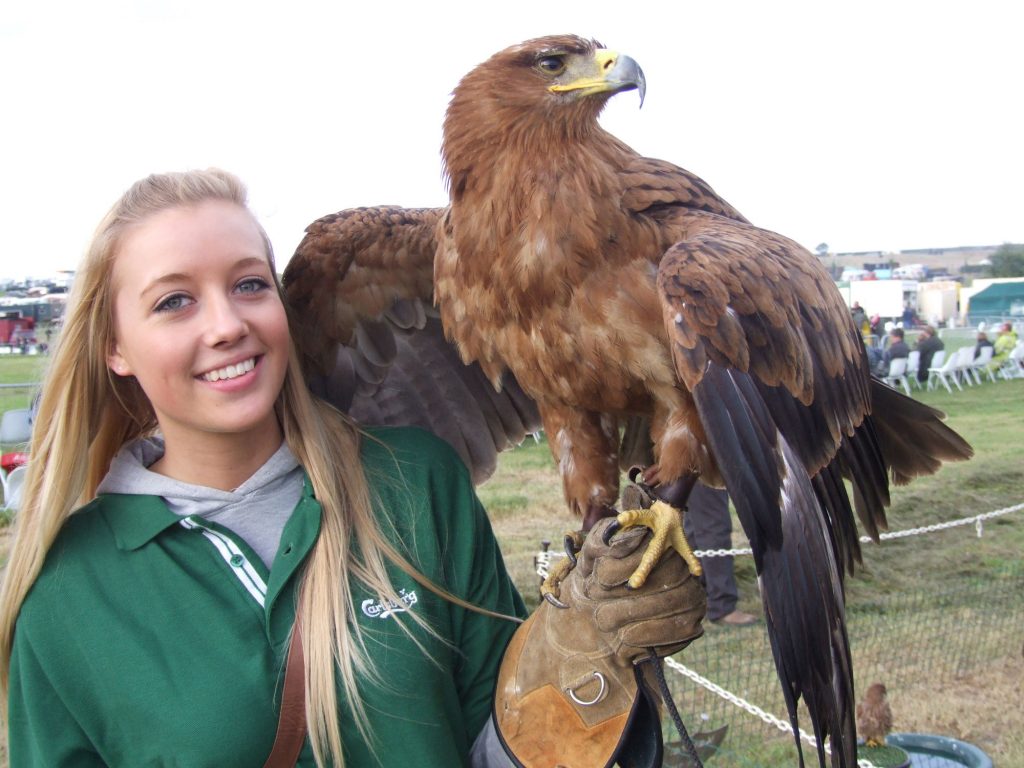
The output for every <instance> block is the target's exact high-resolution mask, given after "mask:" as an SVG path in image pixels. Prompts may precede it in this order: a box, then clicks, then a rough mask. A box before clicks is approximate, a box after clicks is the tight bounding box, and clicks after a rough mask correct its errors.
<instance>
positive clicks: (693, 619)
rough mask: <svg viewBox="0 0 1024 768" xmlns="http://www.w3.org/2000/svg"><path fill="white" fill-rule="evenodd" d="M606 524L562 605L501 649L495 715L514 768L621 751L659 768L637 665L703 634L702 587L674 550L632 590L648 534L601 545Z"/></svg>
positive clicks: (595, 761) (652, 706)
mask: <svg viewBox="0 0 1024 768" xmlns="http://www.w3.org/2000/svg"><path fill="white" fill-rule="evenodd" d="M611 523H612V519H610V518H609V519H607V520H603V521H601V522H599V523H598V524H597V525H595V526H594V528H593V529H592V530H591V531H590V533H589V534H588V535H587V537H586V539H585V541H584V542H583V546H582V548H581V549H580V551H579V553H578V563H577V565H576V567H575V568H573V569H572V571H570V572H569V574H568V575H567V576H566V577H565V579H564V580H563V581H562V583H561V589H560V600H561V602H562V603H563V604H564V605H565V606H566V608H564V609H559V608H556V607H554V606H553V605H551V604H549V603H547V602H541V604H540V607H539V608H538V609H537V610H536V611H535V612H534V613H533V615H532V616H531V617H530V618H529V619H528V620H527V621H526V622H525V623H524V624H523V625H522V626H521V627H520V628H519V630H518V631H517V632H516V634H515V635H514V636H513V638H512V641H511V642H510V643H509V647H508V649H507V650H506V651H505V657H504V659H503V660H502V666H501V670H500V672H499V675H498V689H497V692H496V694H495V707H494V715H495V718H494V719H495V726H496V729H497V731H498V734H499V737H500V738H501V741H502V743H503V744H504V746H505V748H506V750H507V751H508V752H509V754H510V755H511V756H512V757H513V758H514V760H515V761H516V763H517V765H520V766H525V767H526V768H534V766H537V767H539V766H544V767H545V768H550V766H552V765H560V766H565V768H594V767H595V766H610V765H612V764H613V763H614V762H615V761H616V759H620V760H621V759H622V758H623V757H624V756H627V755H628V759H629V763H628V764H629V765H630V766H636V767H637V768H646V767H647V766H654V765H660V764H661V763H660V760H661V749H662V744H661V724H660V717H659V715H658V703H657V694H655V693H654V692H653V689H652V687H651V686H650V685H649V684H648V680H647V676H648V671H649V669H650V668H651V666H652V665H651V664H645V663H643V662H645V661H650V660H652V657H654V658H661V657H664V656H668V655H670V654H672V653H675V652H677V651H679V650H681V649H682V648H684V647H686V646H687V645H689V643H690V642H692V641H693V640H694V639H696V638H697V637H700V635H701V634H703V629H702V627H701V621H702V620H703V618H704V612H705V609H706V599H705V594H704V589H703V587H702V586H701V585H700V580H699V579H698V578H697V577H695V576H693V575H692V574H691V573H690V571H689V569H688V568H687V566H686V563H685V562H684V561H683V560H682V558H681V557H679V556H678V555H677V554H675V553H674V552H670V553H668V554H666V555H665V556H664V557H662V559H661V560H660V561H659V562H658V563H657V565H656V566H655V567H654V569H653V571H652V572H651V574H650V576H649V577H648V579H647V581H646V583H645V584H644V585H643V586H641V587H640V588H639V589H630V588H628V587H627V584H626V582H627V580H628V579H629V576H630V575H631V574H632V573H633V571H634V570H635V569H636V567H637V564H638V563H639V561H640V558H641V556H642V555H643V553H644V550H645V549H646V545H647V543H648V541H649V539H650V532H649V531H648V530H647V529H646V528H634V529H629V530H626V531H622V532H620V533H618V534H616V535H615V536H613V537H612V538H611V539H610V540H609V541H608V542H607V543H605V542H604V541H602V534H603V533H604V531H605V528H606V527H607V526H608V525H610V524H611Z"/></svg>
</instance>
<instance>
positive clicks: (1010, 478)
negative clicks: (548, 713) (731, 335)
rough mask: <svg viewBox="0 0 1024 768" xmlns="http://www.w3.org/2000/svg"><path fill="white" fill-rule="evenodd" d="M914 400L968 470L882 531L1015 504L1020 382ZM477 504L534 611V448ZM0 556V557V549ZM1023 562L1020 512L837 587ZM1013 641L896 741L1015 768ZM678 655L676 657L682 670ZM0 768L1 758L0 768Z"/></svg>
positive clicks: (1019, 735) (551, 533)
mask: <svg viewBox="0 0 1024 768" xmlns="http://www.w3.org/2000/svg"><path fill="white" fill-rule="evenodd" d="M44 362H45V361H44V359H43V358H34V357H22V356H11V357H6V356H0V382H15V383H22V382H28V381H32V380H34V377H37V376H38V374H39V371H41V366H42V364H43V363H44ZM914 394H915V397H917V398H919V399H921V400H923V401H925V402H927V403H929V404H931V405H933V406H935V407H937V408H939V409H941V410H943V411H945V412H946V413H947V414H948V423H949V424H950V425H951V426H952V427H953V428H955V429H956V430H958V431H959V432H960V433H961V434H962V435H963V436H964V437H965V438H966V439H967V440H968V441H969V442H970V443H971V444H972V445H973V446H974V449H975V452H976V455H975V458H974V459H972V460H971V461H969V462H963V463H959V464H952V465H948V466H946V467H945V468H944V469H943V470H942V471H941V472H939V473H938V474H937V475H935V476H932V477H928V478H923V479H919V480H918V481H915V482H914V483H912V484H911V485H909V486H906V487H901V488H896V489H894V491H893V504H892V508H891V511H890V514H889V520H890V527H891V528H892V529H896V530H900V529H906V528H911V527H916V526H921V525H927V524H932V523H936V522H940V521H946V520H952V519H956V518H961V517H964V516H967V515H973V514H978V513H982V512H988V511H991V510H995V509H999V508H1003V507H1008V506H1011V505H1014V504H1017V503H1020V502H1022V501H1024V439H1022V438H1024V408H1022V403H1024V380H1017V381H1010V382H1006V381H999V382H997V383H994V384H993V383H985V384H983V385H981V386H976V387H970V388H966V389H965V391H964V392H962V393H960V392H957V393H955V394H952V395H950V394H948V393H946V392H945V391H944V390H942V391H936V392H918V391H915V393H914ZM0 397H10V398H12V399H10V400H4V401H0V402H3V403H4V405H3V407H4V409H6V408H11V407H23V405H25V404H27V399H28V393H27V392H21V391H20V390H19V391H17V392H16V393H14V394H12V395H7V394H6V393H5V391H4V390H0ZM17 398H22V399H21V400H18V399H17ZM480 496H481V499H482V500H483V502H484V504H485V506H486V507H487V508H488V510H489V513H490V516H491V520H492V522H493V525H494V529H495V532H496V535H497V536H498V539H499V541H500V542H501V545H502V550H503V552H504V554H505V557H506V562H507V564H508V566H509V570H510V572H511V573H512V576H513V578H514V580H515V581H516V584H517V585H518V586H519V588H520V590H521V591H522V592H523V594H524V596H525V597H526V598H527V601H528V602H531V603H534V604H535V603H536V594H537V589H536V588H537V583H538V579H537V576H536V574H535V571H534V563H533V558H534V555H535V553H536V552H537V551H538V550H539V549H540V547H541V542H542V541H550V542H552V547H553V548H558V547H560V544H559V542H560V539H561V536H562V534H563V533H564V532H565V531H566V530H568V529H569V528H571V527H572V526H573V525H574V521H573V520H571V519H570V517H569V516H568V513H567V512H566V511H565V508H564V505H563V501H562V495H561V486H560V481H559V480H558V477H557V474H556V471H555V468H554V464H553V462H552V459H551V456H550V454H549V452H548V449H547V446H546V445H545V444H544V442H543V441H541V442H535V441H533V440H532V439H527V441H526V442H525V443H524V444H523V445H522V446H520V447H519V448H517V449H515V450H513V451H509V452H506V453H505V454H503V455H502V457H501V461H500V465H499V469H498V472H497V473H496V475H495V476H494V477H493V478H492V479H491V480H490V481H488V482H487V483H486V484H484V485H483V486H482V487H481V488H480ZM734 529H735V533H734V541H735V543H736V544H737V545H743V544H745V541H744V539H743V537H742V533H741V532H740V531H739V526H738V525H735V526H734ZM4 538H5V537H4ZM0 548H5V544H4V543H3V542H2V540H0ZM1022 553H1024V512H1020V513H1014V514H1010V515H1007V516H1004V517H1001V518H998V519H996V520H991V521H989V522H987V523H986V525H985V534H984V536H982V537H981V538H978V537H977V536H976V535H975V533H974V529H973V528H958V529H954V530H950V531H943V532H940V533H936V534H930V535H928V536H926V537H913V538H906V539H896V540H891V541H887V542H884V543H883V544H882V545H880V546H875V545H868V546H867V547H866V548H865V552H864V564H863V566H862V567H861V568H859V569H858V571H857V573H856V574H855V575H854V576H853V577H852V578H851V579H849V580H848V582H847V584H848V589H847V592H848V603H849V611H850V613H851V616H854V615H855V614H857V612H858V611H861V612H863V611H872V610H877V607H876V603H879V601H882V600H883V599H884V598H886V597H889V596H892V595H899V594H901V593H911V592H918V591H922V590H925V591H927V590H929V589H930V588H932V586H933V585H936V584H939V583H942V584H946V583H948V582H950V581H953V580H956V579H971V580H980V581H981V582H984V581H985V580H986V579H995V578H996V574H998V573H999V572H1000V569H1003V568H1005V567H1008V566H1013V565H1017V564H1019V563H1020V561H1021V556H1022ZM3 559H6V556H5V555H4V556H3ZM736 574H737V579H738V581H739V584H740V591H741V604H740V607H741V608H743V609H744V610H749V611H752V612H755V613H760V601H759V598H758V597H757V588H756V583H755V578H754V572H753V564H752V561H751V560H750V558H737V560H736ZM1021 599H1024V598H1021ZM953 620H955V619H954V618H953V617H950V621H953ZM728 631H730V630H721V629H717V628H709V635H708V638H707V640H708V641H710V640H711V639H712V633H714V632H728ZM758 631H759V630H758ZM1017 633H1018V634H1017V637H1018V641H1017V647H1016V649H1015V651H1014V653H1012V654H1002V655H999V656H997V657H994V658H992V659H991V660H990V662H989V663H987V664H986V665H984V666H982V667H979V668H977V669H972V670H970V671H968V672H967V673H965V674H962V675H959V676H957V678H956V679H955V680H953V681H951V682H942V683H941V684H936V685H934V686H930V687H928V688H926V695H922V694H921V691H912V692H908V693H907V694H906V696H905V697H903V698H901V694H900V693H899V692H897V693H896V694H895V695H892V694H891V695H890V698H891V699H892V700H893V705H894V709H896V710H897V712H898V715H897V730H901V731H908V732H934V733H942V734H945V735H948V736H952V737H955V738H964V739H967V740H969V741H972V742H973V743H976V744H978V745H979V746H981V747H982V748H983V749H985V751H986V752H987V753H988V754H989V755H990V756H991V757H992V758H993V759H994V761H995V764H996V765H997V766H1024V708H1022V707H1021V705H1020V702H1021V701H1022V676H1024V661H1022V659H1021V648H1020V640H1019V638H1020V637H1021V636H1024V626H1022V627H1018V628H1017ZM762 634H763V633H762ZM698 642H704V641H698ZM696 647H697V646H696V644H695V646H694V647H693V650H696ZM688 652H689V651H688ZM688 652H684V653H683V654H681V660H683V661H684V662H685V657H686V656H687V653H688ZM901 652H903V653H905V654H913V653H914V652H915V649H914V648H902V649H901ZM926 682H927V681H926ZM776 714H780V715H781V714H782V712H777V713H776ZM750 749H752V750H754V752H755V753H756V754H757V755H758V757H756V758H751V759H752V760H754V762H744V761H743V760H740V759H738V758H737V760H736V761H735V762H729V761H728V759H727V758H726V757H724V756H720V757H716V758H715V759H714V760H713V761H712V762H711V763H710V764H711V765H723V766H732V765H736V766H749V765H764V766H773V765H792V764H793V763H792V751H791V749H789V748H788V742H787V741H786V740H785V739H781V740H780V743H779V744H776V743H775V742H772V743H770V744H760V745H753V746H752V747H750ZM0 755H2V752H0ZM4 765H6V762H5V761H4V760H3V758H2V756H0V766H4Z"/></svg>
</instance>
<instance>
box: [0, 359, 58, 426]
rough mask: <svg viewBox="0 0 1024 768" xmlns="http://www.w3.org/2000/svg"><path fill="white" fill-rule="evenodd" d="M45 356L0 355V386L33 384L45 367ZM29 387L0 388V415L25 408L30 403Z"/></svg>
mask: <svg viewBox="0 0 1024 768" xmlns="http://www.w3.org/2000/svg"><path fill="white" fill-rule="evenodd" d="M48 359H49V358H47V357H46V356H45V355H17V354H15V355H0V384H5V385H11V384H35V383H36V382H38V381H39V379H40V377H41V376H42V374H43V370H44V368H45V367H46V363H47V360H48ZM31 398H32V389H31V388H29V387H10V386H4V387H0V413H3V412H4V411H9V410H11V409H12V408H25V407H27V406H28V404H29V402H31Z"/></svg>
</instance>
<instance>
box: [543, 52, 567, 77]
mask: <svg viewBox="0 0 1024 768" xmlns="http://www.w3.org/2000/svg"><path fill="white" fill-rule="evenodd" d="M537 69H539V70H541V71H542V72H546V73H548V74H549V75H560V74H562V72H564V71H565V62H563V61H562V59H561V58H560V57H558V56H545V57H544V58H543V59H541V60H540V61H538V62H537Z"/></svg>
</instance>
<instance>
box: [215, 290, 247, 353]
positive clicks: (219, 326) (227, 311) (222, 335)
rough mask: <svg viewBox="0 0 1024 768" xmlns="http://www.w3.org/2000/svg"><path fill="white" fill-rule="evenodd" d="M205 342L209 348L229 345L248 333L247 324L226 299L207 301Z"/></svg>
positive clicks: (236, 308)
mask: <svg viewBox="0 0 1024 768" xmlns="http://www.w3.org/2000/svg"><path fill="white" fill-rule="evenodd" d="M206 315H207V322H206V329H205V334H206V342H207V344H209V345H210V346H216V345H218V344H230V343H231V342H234V341H237V340H238V339H240V338H243V337H244V336H245V335H246V334H247V333H248V332H249V324H248V323H247V322H246V320H245V318H244V317H243V316H242V314H241V313H240V312H239V311H238V307H236V306H235V305H234V303H233V302H232V301H231V300H230V299H229V298H228V297H224V298H218V299H214V300H210V301H207V304H206Z"/></svg>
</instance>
